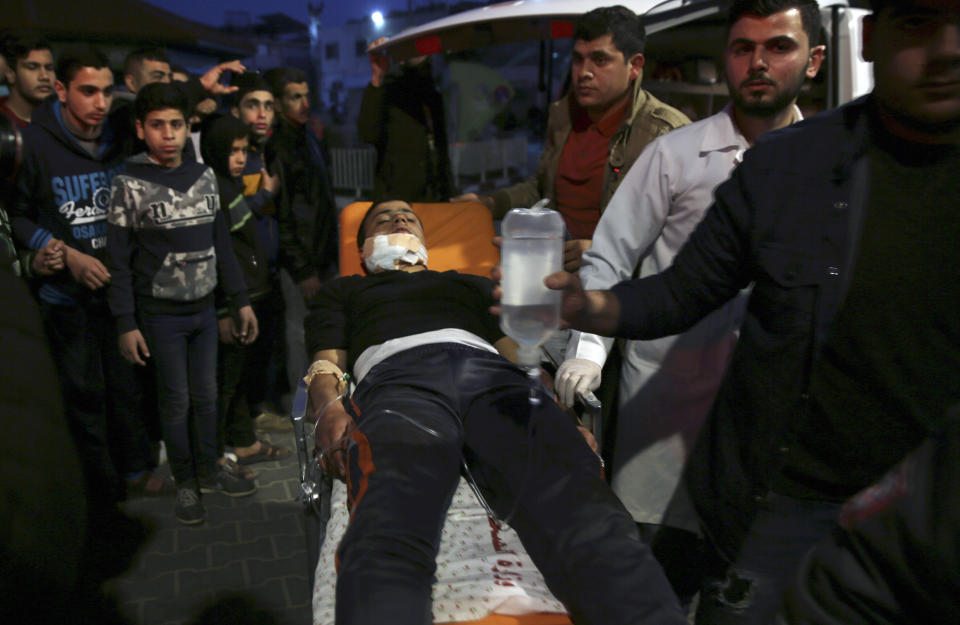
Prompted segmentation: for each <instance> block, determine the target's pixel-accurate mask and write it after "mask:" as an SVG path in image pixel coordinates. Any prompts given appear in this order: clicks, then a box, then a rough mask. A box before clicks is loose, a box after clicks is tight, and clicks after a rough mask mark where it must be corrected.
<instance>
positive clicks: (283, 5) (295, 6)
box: [147, 0, 426, 26]
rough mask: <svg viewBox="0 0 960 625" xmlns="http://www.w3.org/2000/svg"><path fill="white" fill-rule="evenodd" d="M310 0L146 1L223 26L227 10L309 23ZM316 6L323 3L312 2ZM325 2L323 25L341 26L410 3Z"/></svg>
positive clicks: (399, 0) (398, 0) (416, 3)
mask: <svg viewBox="0 0 960 625" xmlns="http://www.w3.org/2000/svg"><path fill="white" fill-rule="evenodd" d="M307 1H308V0H269V1H264V0H229V1H227V0H213V1H212V2H197V1H196V0H147V2H150V3H151V4H155V5H157V6H158V7H160V8H163V9H166V10H168V11H171V12H173V13H177V14H179V15H182V16H184V17H188V18H190V19H194V20H196V21H198V22H203V23H205V24H210V25H211V26H221V25H222V24H223V21H224V14H225V12H226V11H228V10H230V11H249V12H250V14H251V16H253V18H254V20H256V17H257V16H258V15H261V14H263V13H286V14H287V15H289V16H290V17H292V18H294V19H296V20H299V21H301V22H303V23H304V24H309V18H308V16H307ZM312 1H313V3H314V4H317V3H318V2H319V1H321V0H312ZM322 1H323V3H324V9H323V14H322V16H321V20H322V24H323V25H324V26H340V25H342V24H344V23H345V22H346V21H347V20H348V19H353V18H357V17H361V16H365V15H370V14H371V13H372V12H373V11H375V10H379V11H381V12H382V13H383V14H384V15H386V14H387V13H389V12H390V11H392V10H396V9H406V8H407V7H408V6H409V4H410V2H411V0H322ZM423 4H426V3H425V2H423V1H417V0H412V5H413V6H414V7H416V6H420V5H423Z"/></svg>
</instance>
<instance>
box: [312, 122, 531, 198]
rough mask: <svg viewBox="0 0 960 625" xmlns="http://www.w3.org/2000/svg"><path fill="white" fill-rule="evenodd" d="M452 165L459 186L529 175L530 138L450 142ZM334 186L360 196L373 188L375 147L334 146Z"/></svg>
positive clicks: (455, 180)
mask: <svg viewBox="0 0 960 625" xmlns="http://www.w3.org/2000/svg"><path fill="white" fill-rule="evenodd" d="M449 148H450V167H451V173H452V174H453V184H454V186H455V187H456V188H460V184H461V182H462V179H463V178H475V177H479V179H480V182H486V181H487V178H488V177H494V178H497V177H500V178H509V177H510V173H511V170H512V171H513V172H515V173H519V174H520V175H521V176H523V175H526V171H527V138H526V137H525V136H517V137H510V138H507V139H485V140H483V141H468V142H462V143H451V144H450V146H449ZM330 158H331V160H332V161H333V163H332V165H333V166H332V175H333V186H334V188H336V189H340V190H349V191H351V192H353V193H354V194H355V197H357V198H359V197H361V196H362V195H363V192H364V191H371V190H373V172H374V169H375V167H376V161H377V153H376V150H374V149H373V148H372V147H361V148H333V149H331V150H330Z"/></svg>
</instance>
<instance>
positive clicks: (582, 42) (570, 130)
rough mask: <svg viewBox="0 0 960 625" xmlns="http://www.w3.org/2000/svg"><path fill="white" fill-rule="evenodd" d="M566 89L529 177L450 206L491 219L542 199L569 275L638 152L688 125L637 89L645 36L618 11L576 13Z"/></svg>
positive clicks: (634, 18)
mask: <svg viewBox="0 0 960 625" xmlns="http://www.w3.org/2000/svg"><path fill="white" fill-rule="evenodd" d="M573 37H574V46H573V66H572V69H571V83H570V90H569V91H568V93H567V94H566V95H564V97H563V98H561V99H560V100H559V101H557V102H554V103H553V104H552V105H551V106H550V116H549V119H548V121H547V136H546V140H545V143H544V149H543V154H542V155H541V157H540V163H539V165H538V166H537V172H536V174H535V175H534V176H533V177H531V178H530V179H528V180H526V181H524V182H521V183H520V184H517V185H514V186H512V187H509V188H507V189H500V190H497V191H495V192H494V193H492V194H491V195H489V196H482V197H481V196H478V195H477V194H475V193H468V194H465V195H461V196H458V197H455V198H453V200H452V201H455V202H456V201H475V202H476V201H479V202H482V203H483V204H486V205H487V207H488V208H490V210H491V211H492V212H493V215H494V217H495V218H501V217H503V215H504V214H506V212H507V211H508V210H510V209H511V208H514V207H523V206H531V205H532V204H533V203H534V202H536V201H537V200H539V199H540V198H544V197H546V198H549V199H550V200H551V205H552V207H554V208H556V209H557V210H558V211H560V213H561V214H562V215H563V218H564V221H565V222H566V225H567V230H568V231H569V233H570V237H571V240H569V241H567V242H566V243H565V248H564V267H565V268H566V269H567V270H568V271H576V270H577V269H578V268H579V267H580V256H581V255H582V254H583V252H584V250H586V249H587V248H589V247H590V239H591V237H592V236H593V230H594V228H595V227H596V225H597V222H598V221H599V220H600V213H602V212H603V209H604V207H605V206H606V204H607V202H608V201H609V200H610V197H611V196H612V195H613V192H614V191H615V190H616V188H617V185H618V184H619V183H620V181H621V180H622V179H623V176H624V175H625V174H626V173H627V170H628V169H629V168H630V165H632V164H633V161H634V160H636V158H637V156H639V155H640V152H642V151H643V148H645V147H646V146H647V144H648V143H650V142H651V141H653V140H654V139H655V138H657V137H659V136H660V135H663V134H666V133H667V132H669V131H671V130H673V129H674V128H677V127H679V126H683V125H686V124H688V123H690V120H689V119H687V117H686V116H685V115H684V114H683V113H681V112H680V111H678V110H676V109H674V108H672V107H670V106H668V105H666V104H664V103H663V102H661V101H659V100H657V99H656V98H655V97H653V95H651V94H650V93H648V92H647V91H644V90H643V89H641V88H640V80H641V77H642V73H643V64H644V56H643V49H644V44H645V42H646V32H645V30H644V27H643V22H642V21H641V20H640V18H639V17H638V16H637V15H635V14H634V13H633V12H632V11H630V10H629V9H626V8H624V7H622V6H616V7H601V8H598V9H594V10H593V11H590V12H589V13H586V14H584V15H583V16H582V17H581V18H580V20H579V21H578V22H577V25H576V28H575V30H574V34H573Z"/></svg>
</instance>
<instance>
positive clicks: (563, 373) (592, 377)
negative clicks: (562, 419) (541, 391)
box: [554, 358, 600, 408]
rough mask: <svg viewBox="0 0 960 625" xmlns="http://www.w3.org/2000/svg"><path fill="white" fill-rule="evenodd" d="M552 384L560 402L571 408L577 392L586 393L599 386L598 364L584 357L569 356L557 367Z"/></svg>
mask: <svg viewBox="0 0 960 625" xmlns="http://www.w3.org/2000/svg"><path fill="white" fill-rule="evenodd" d="M554 386H555V387H556V389H557V395H559V397H560V403H561V404H563V405H564V406H566V407H567V408H573V405H574V404H575V403H576V400H577V393H584V394H586V393H588V392H589V391H593V390H596V388H597V387H598V386H600V365H598V364H597V363H595V362H593V361H592V360H587V359H586V358H569V359H567V360H564V361H563V363H562V364H561V365H560V368H559V369H557V378H556V381H555V384H554Z"/></svg>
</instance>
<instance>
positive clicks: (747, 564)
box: [697, 492, 842, 625]
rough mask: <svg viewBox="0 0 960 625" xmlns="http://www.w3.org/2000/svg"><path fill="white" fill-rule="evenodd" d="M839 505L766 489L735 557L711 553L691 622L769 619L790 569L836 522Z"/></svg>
mask: <svg viewBox="0 0 960 625" xmlns="http://www.w3.org/2000/svg"><path fill="white" fill-rule="evenodd" d="M841 505H842V504H841V503H834V502H829V501H812V500H804V499H794V498H792V497H786V496H784V495H778V494H776V493H772V492H771V493H768V495H767V498H766V501H765V502H764V503H763V504H762V505H761V506H760V508H759V510H758V512H757V516H756V517H755V518H754V520H753V523H752V524H751V526H750V530H749V532H748V533H747V537H746V539H745V540H744V542H743V544H742V545H741V547H740V552H739V553H738V554H737V557H736V559H735V561H734V562H733V563H728V562H725V561H724V560H723V558H722V557H721V556H719V554H716V553H714V554H712V559H713V560H714V561H715V563H716V564H715V565H714V566H713V567H712V568H713V570H712V571H709V572H708V573H707V576H706V578H705V580H704V582H703V584H702V586H701V589H700V604H699V607H698V608H697V625H754V624H756V625H760V624H765V623H771V622H773V618H774V615H775V614H776V611H777V609H778V608H779V607H780V600H781V595H782V594H783V591H784V589H785V588H786V586H787V584H788V583H789V582H790V581H791V580H792V579H793V572H794V570H795V569H796V568H797V566H799V564H800V560H801V558H802V557H803V555H804V554H805V553H806V552H807V551H808V550H809V549H810V548H811V547H813V546H814V545H815V544H816V543H817V542H819V541H820V539H821V538H823V537H824V536H826V535H827V534H828V533H829V532H830V530H831V528H833V527H834V526H835V525H836V521H837V516H838V515H839V514H840V507H841ZM707 550H708V551H711V550H712V549H711V547H710V541H709V540H708V541H707Z"/></svg>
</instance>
